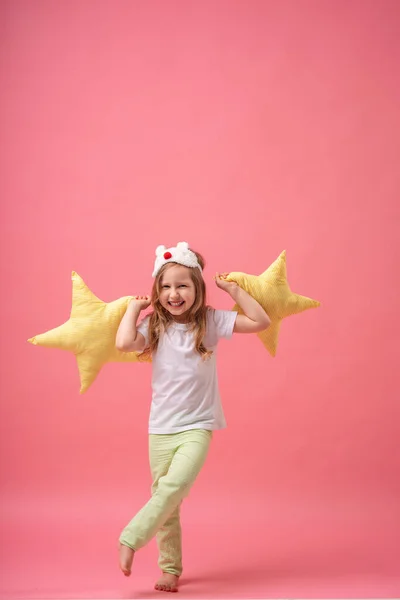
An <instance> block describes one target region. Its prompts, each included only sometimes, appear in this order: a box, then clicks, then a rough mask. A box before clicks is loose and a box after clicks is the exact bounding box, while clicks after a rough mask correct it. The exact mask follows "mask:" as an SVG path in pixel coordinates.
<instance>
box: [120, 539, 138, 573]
mask: <svg viewBox="0 0 400 600" xmlns="http://www.w3.org/2000/svg"><path fill="white" fill-rule="evenodd" d="M134 554H135V551H134V550H132V548H129V546H124V544H120V545H119V566H120V568H121V571H122V572H123V574H124V575H125V576H126V577H129V575H130V574H131V567H132V561H133V556H134Z"/></svg>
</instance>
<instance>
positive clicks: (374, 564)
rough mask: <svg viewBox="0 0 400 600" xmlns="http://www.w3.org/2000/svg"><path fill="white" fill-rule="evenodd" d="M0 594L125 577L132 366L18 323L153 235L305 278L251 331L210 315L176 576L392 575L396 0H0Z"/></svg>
mask: <svg viewBox="0 0 400 600" xmlns="http://www.w3.org/2000/svg"><path fill="white" fill-rule="evenodd" d="M0 16H1V19H0V20H1V40H2V41H1V48H2V52H1V82H0V83H1V88H2V93H1V127H2V141H3V143H2V148H1V182H2V221H1V222H2V227H1V250H2V252H1V254H2V260H1V280H2V284H3V286H2V287H3V293H2V311H1V316H2V332H3V334H2V340H1V341H2V360H1V431H0V433H1V460H2V468H1V495H2V501H1V502H2V519H1V539H2V544H1V572H2V578H1V579H2V582H1V584H0V589H1V597H2V598H139V597H140V598H151V597H153V596H159V593H156V592H153V591H152V586H153V583H154V580H155V578H156V577H157V576H158V568H157V564H156V559H157V552H156V546H155V542H154V541H153V542H152V543H151V544H150V545H149V546H148V547H146V548H145V549H143V550H142V551H141V552H140V553H139V554H138V555H137V557H136V559H135V565H134V574H133V576H132V577H131V578H130V579H129V580H127V579H125V578H124V577H123V576H122V575H121V574H120V572H119V570H118V566H117V555H116V548H117V538H118V535H119V531H120V529H121V528H122V527H123V526H124V525H125V523H126V522H127V520H128V519H130V518H131V516H132V515H133V514H134V512H135V511H136V510H137V509H139V507H140V506H141V505H142V503H144V502H145V501H146V500H147V498H148V494H149V487H150V475H149V472H148V463H147V433H146V430H147V418H148V410H149V402H150V368H149V367H148V366H147V365H127V364H112V365H107V366H106V367H105V368H104V369H103V370H102V372H101V373H100V375H99V377H98V379H97V381H96V382H95V383H94V385H93V386H92V387H91V388H90V390H89V391H88V393H87V394H86V395H84V396H79V395H78V390H79V380H78V372H77V366H76V362H75V359H74V357H73V356H72V355H70V354H67V353H63V352H61V351H57V350H49V349H45V348H39V347H37V348H35V347H33V346H31V345H29V344H28V343H26V339H27V338H28V337H31V336H33V335H35V334H38V333H41V332H44V331H46V330H48V329H51V328H53V327H55V326H57V325H59V324H61V323H62V322H64V321H65V320H66V319H67V318H68V316H69V311H70V300H71V281H70V272H71V271H72V270H76V271H77V272H78V273H79V274H80V275H81V276H82V277H83V278H84V280H85V281H86V283H87V284H88V285H89V287H90V288H91V289H92V290H93V292H94V293H95V294H97V295H98V296H99V297H100V298H102V299H103V300H105V301H111V300H114V299H116V298H118V297H120V296H123V295H126V294H135V293H149V290H150V286H151V271H152V266H153V253H154V249H155V247H156V246H157V245H158V244H166V245H172V244H175V243H176V242H177V241H179V240H187V241H188V242H189V243H190V244H191V245H192V246H193V247H194V248H196V249H198V250H199V251H200V252H202V253H203V254H204V256H205V258H206V260H207V262H208V265H207V268H206V271H205V278H206V281H207V283H208V290H209V301H210V303H211V304H212V305H214V306H216V307H219V308H230V307H231V306H232V303H231V301H230V299H229V297H228V296H227V295H225V294H224V293H223V292H222V291H220V290H218V289H216V288H215V286H214V284H213V282H212V275H213V274H214V272H215V271H216V270H220V271H225V270H226V271H229V270H235V271H245V272H249V273H260V272H262V271H263V270H265V269H266V268H267V267H268V266H269V264H270V263H271V262H272V261H273V260H275V258H276V257H277V256H278V255H279V253H280V252H281V251H282V250H283V249H286V250H287V261H288V279H289V283H290V285H291V288H292V289H293V290H294V291H295V292H297V293H300V294H304V295H307V296H310V297H312V298H315V299H318V300H320V301H321V303H322V306H321V308H319V309H317V310H310V311H308V312H306V313H303V314H301V315H297V316H294V317H291V318H290V319H287V320H286V321H284V323H283V326H282V330H281V335H280V343H279V347H278V355H277V357H276V358H275V359H272V358H271V357H270V356H269V355H268V354H267V352H266V351H265V350H264V348H263V347H262V345H261V343H260V342H259V341H258V339H257V338H256V336H241V337H239V336H235V337H234V338H233V340H231V341H230V342H222V343H221V347H220V355H219V368H220V388H221V394H222V397H223V400H224V407H225V412H226V416H227V419H228V424H229V427H228V429H227V430H225V431H223V432H219V433H217V434H216V435H215V438H214V443H213V447H212V451H211V455H210V458H209V460H208V463H207V464H206V466H205V468H204V471H203V472H202V473H201V475H200V478H199V480H198V481H197V482H196V484H195V488H194V489H193V491H192V493H191V495H190V497H189V499H188V500H187V501H186V503H185V504H184V510H183V526H184V551H185V554H184V563H185V573H184V577H183V578H182V584H183V585H182V588H181V591H180V595H181V597H187V598H199V597H202V598H227V597H233V596H235V597H239V598H249V597H251V598H256V597H264V598H272V597H275V598H283V597H285V598H287V597H292V598H293V597H295V598H305V597H307V598H317V597H318V598H321V597H336V598H340V597H360V596H361V597H372V596H375V597H377V596H379V597H384V596H388V597H393V596H394V597H395V596H399V595H400V565H399V556H400V531H399V530H400V518H399V512H400V511H399V506H400V504H399V500H400V498H399V496H400V489H399V487H400V486H399V468H400V464H399V463H400V454H399V398H398V395H399V394H398V392H399V381H398V361H399V354H398V339H399V328H398V294H399V284H398V279H397V275H396V274H398V261H399V252H398V243H396V242H397V241H398V238H399V209H398V203H399V191H400V181H399V179H400V176H399V156H400V142H399V139H400V136H399V125H400V117H399V102H400V83H399V66H400V65H399V49H400V42H399V39H400V32H399V22H400V21H399V16H400V5H399V3H398V2H397V0H393V1H390V0H382V1H381V2H373V1H370V0H364V1H362V0H360V1H349V0H347V1H344V0H341V1H338V0H336V1H334V0H330V1H328V0H320V1H318V0H292V1H290V0H288V1H282V2H278V1H277V2H272V1H269V0H265V1H262V0H259V1H256V0H250V1H244V0H243V1H228V0H226V1H225V0H222V1H218V0H216V1H211V0H203V1H198V2H194V1H189V2H184V1H167V0H165V1H161V0H160V1H153V0H150V1H148V2H139V1H135V0H131V1H129V0H126V1H123V0H117V1H111V0H108V1H107V0H103V1H100V0H97V1H95V0H93V1H89V0H84V1H79V2H78V0H70V1H67V0H54V1H53V2H51V1H50V0H47V1H46V0H26V1H23V0H13V1H12V0H8V1H4V0H3V2H2V3H1V15H0Z"/></svg>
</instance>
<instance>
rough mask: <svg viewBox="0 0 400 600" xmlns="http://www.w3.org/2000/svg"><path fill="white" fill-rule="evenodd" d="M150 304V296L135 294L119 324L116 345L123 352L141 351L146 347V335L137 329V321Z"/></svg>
mask: <svg viewBox="0 0 400 600" xmlns="http://www.w3.org/2000/svg"><path fill="white" fill-rule="evenodd" d="M148 306H150V297H149V296H134V297H133V299H132V300H131V301H130V302H129V304H128V308H127V309H126V312H125V314H124V316H123V317H122V321H121V323H120V324H119V327H118V331H117V337H116V340H115V347H116V348H117V350H120V351H121V352H141V351H142V350H144V347H145V339H144V336H143V335H142V334H141V333H140V332H139V331H136V323H137V320H138V318H139V315H140V313H141V311H142V310H144V309H145V308H147V307H148Z"/></svg>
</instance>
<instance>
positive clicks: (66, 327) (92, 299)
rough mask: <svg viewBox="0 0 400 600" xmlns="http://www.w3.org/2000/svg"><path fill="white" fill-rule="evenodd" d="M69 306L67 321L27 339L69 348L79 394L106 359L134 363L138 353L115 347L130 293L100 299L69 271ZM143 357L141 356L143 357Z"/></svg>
mask: <svg viewBox="0 0 400 600" xmlns="http://www.w3.org/2000/svg"><path fill="white" fill-rule="evenodd" d="M71 278H72V309H71V316H70V318H69V320H68V321H67V322H66V323H64V324H63V325H60V326H59V327H56V328H55V329H51V330H50V331H47V332H46V333H42V334H40V335H36V336H35V337H33V338H30V339H29V340H28V342H31V344H35V345H39V346H47V347H49V348H60V349H61V350H69V352H72V353H73V354H75V356H76V360H77V363H78V369H79V375H80V380H81V389H80V393H81V394H83V393H85V392H86V391H87V389H88V388H89V387H90V385H91V384H92V383H93V381H94V380H95V379H96V377H97V375H98V373H99V371H100V369H101V368H102V366H103V365H104V364H105V363H107V362H136V361H138V360H139V359H138V354H137V352H120V351H119V350H117V349H116V348H115V338H116V335H117V330H118V326H119V324H120V322H121V320H122V317H123V316H124V314H125V311H126V308H127V306H128V303H129V300H130V299H131V298H132V296H125V297H123V298H119V299H118V300H114V302H109V303H108V304H107V303H106V302H103V301H102V300H99V298H96V296H95V295H94V294H93V293H92V292H91V291H90V290H89V288H88V287H87V285H86V284H85V282H84V281H83V279H82V278H81V277H79V275H78V274H77V273H75V272H74V271H73V272H72V276H71ZM142 360H143V359H142Z"/></svg>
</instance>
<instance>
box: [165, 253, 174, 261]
mask: <svg viewBox="0 0 400 600" xmlns="http://www.w3.org/2000/svg"><path fill="white" fill-rule="evenodd" d="M164 258H165V259H166V260H168V258H172V254H171V252H166V253H165V254H164Z"/></svg>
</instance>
